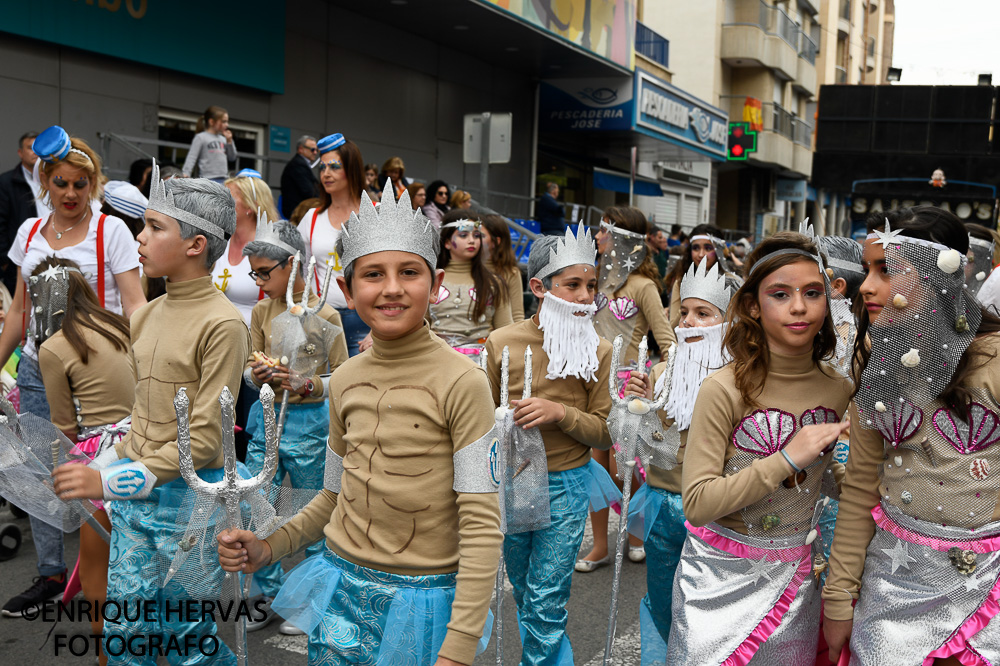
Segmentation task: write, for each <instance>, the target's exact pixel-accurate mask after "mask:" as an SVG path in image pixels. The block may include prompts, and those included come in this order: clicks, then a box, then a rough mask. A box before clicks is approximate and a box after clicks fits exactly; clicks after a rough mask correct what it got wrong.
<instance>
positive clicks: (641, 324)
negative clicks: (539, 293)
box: [576, 206, 676, 573]
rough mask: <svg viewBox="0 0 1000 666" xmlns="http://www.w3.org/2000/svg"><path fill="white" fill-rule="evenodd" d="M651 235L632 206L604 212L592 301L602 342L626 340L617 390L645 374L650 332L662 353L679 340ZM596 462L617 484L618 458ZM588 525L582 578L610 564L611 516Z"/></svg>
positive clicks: (633, 542) (636, 558) (639, 557)
mask: <svg viewBox="0 0 1000 666" xmlns="http://www.w3.org/2000/svg"><path fill="white" fill-rule="evenodd" d="M648 234H649V222H648V221H647V220H646V216H645V215H643V213H642V211H640V210H639V209H638V208H634V207H631V206H629V207H626V206H612V207H611V208H608V209H607V210H605V211H604V219H602V220H601V230H600V231H599V232H597V250H598V252H600V257H599V258H598V266H599V273H600V280H599V282H598V284H597V289H598V294H597V298H596V299H595V301H594V303H595V304H596V305H597V315H595V317H594V327H595V328H596V329H597V332H598V333H599V334H600V336H601V337H602V338H604V339H606V340H608V341H610V342H614V339H615V337H617V336H618V335H623V336H625V343H626V347H625V350H624V352H623V353H622V359H623V362H624V364H625V365H624V366H623V367H621V368H612V372H616V373H618V382H619V386H622V387H623V386H624V385H625V382H626V381H628V378H629V372H630V371H631V370H633V369H638V370H639V371H641V372H646V371H647V368H635V362H636V358H637V357H638V355H639V341H640V340H642V339H643V338H645V337H646V334H647V333H649V331H650V330H652V331H653V338H655V340H656V343H657V344H658V345H659V346H660V349H668V348H669V347H670V343H672V342H674V341H675V339H676V336H675V335H674V329H673V327H672V326H671V325H670V322H669V321H668V320H667V315H666V314H665V313H664V311H663V305H662V304H661V303H660V292H661V291H662V284H661V282H660V272H659V270H658V269H657V268H656V263H655V262H654V261H653V256H652V253H651V252H650V248H649V246H648V245H647V241H646V238H647V236H648ZM594 460H596V461H597V462H598V463H600V464H601V465H604V467H605V468H607V469H608V471H609V472H610V473H611V478H613V479H617V478H618V477H617V476H616V474H617V470H616V468H615V463H614V457H613V456H610V455H609V454H608V452H607V451H594ZM632 486H633V490H638V486H639V481H638V480H635V479H633V484H632ZM590 520H591V523H592V525H593V528H594V547H593V549H592V550H591V551H590V553H588V554H587V555H585V556H584V557H583V559H581V560H579V561H578V562H577V565H576V570H577V571H580V572H583V573H586V572H588V571H593V570H594V569H596V568H598V567H599V566H601V565H604V564H607V563H608V562H609V559H608V510H607V509H604V510H602V511H598V512H595V513H592V514H590ZM629 545H630V548H631V550H630V551H629V559H631V560H632V561H633V562H641V561H643V560H644V559H645V557H646V554H645V551H644V549H643V546H642V542H641V541H640V540H639V539H638V538H636V537H635V536H630V537H629Z"/></svg>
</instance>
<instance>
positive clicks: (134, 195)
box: [104, 180, 149, 219]
mask: <svg viewBox="0 0 1000 666" xmlns="http://www.w3.org/2000/svg"><path fill="white" fill-rule="evenodd" d="M104 201H105V202H107V204H108V205H109V206H111V207H112V208H114V209H115V210H116V211H118V212H119V213H124V214H125V215H130V216H132V217H136V218H139V219H142V217H143V215H145V213H146V206H147V205H148V204H149V201H148V200H147V199H146V197H145V196H143V194H142V192H140V191H139V188H137V187H136V186H135V185H132V184H131V183H126V182H125V181H122V180H112V181H109V182H108V183H107V184H106V185H105V186H104Z"/></svg>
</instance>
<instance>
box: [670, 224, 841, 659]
mask: <svg viewBox="0 0 1000 666" xmlns="http://www.w3.org/2000/svg"><path fill="white" fill-rule="evenodd" d="M746 269H747V272H746V281H745V282H744V283H743V285H742V286H741V287H740V288H739V290H738V291H737V292H736V294H735V295H734V296H733V299H732V303H731V304H730V306H729V311H728V313H727V316H726V322H727V326H726V332H725V337H724V344H725V346H726V350H727V352H728V353H729V354H730V355H731V356H732V359H733V360H732V362H731V363H729V364H728V365H727V366H725V367H724V368H723V369H722V370H719V371H717V372H715V373H714V374H712V375H710V376H709V377H707V378H706V379H705V380H704V381H703V382H702V384H701V389H700V391H699V392H698V397H697V399H696V401H695V407H694V412H693V415H692V417H691V426H690V428H689V430H688V437H687V448H686V450H685V454H684V469H683V473H682V498H683V509H684V516H685V517H686V518H687V521H688V523H687V527H688V534H687V538H686V541H685V543H684V547H683V550H682V551H681V557H680V563H679V565H678V567H677V573H676V575H675V577H674V584H673V606H672V619H671V628H670V637H669V641H668V648H667V659H666V661H667V663H669V664H690V665H692V666H694V665H696V664H697V665H699V666H700V665H702V664H720V663H723V662H725V663H727V664H736V665H745V664H751V663H752V664H762V665H763V664H783V665H786V664H787V665H790V666H805V665H807V664H808V665H809V666H811V665H812V664H813V663H814V662H815V660H816V644H817V641H818V638H819V611H820V601H819V594H818V591H817V589H816V587H815V586H814V585H813V584H812V580H811V578H810V573H811V572H812V569H813V550H814V549H819V544H818V543H816V540H817V536H818V535H817V532H816V530H815V529H814V528H815V526H816V520H817V515H818V509H819V508H821V506H822V502H821V501H818V500H819V499H820V498H819V494H820V491H821V490H824V491H825V492H827V493H833V492H834V490H833V488H834V486H835V483H834V473H833V472H834V471H835V468H836V466H835V465H832V458H831V456H829V455H827V454H828V453H829V451H830V450H831V449H832V446H833V444H834V443H836V441H837V436H838V434H839V433H840V432H841V431H842V430H843V429H844V428H845V424H844V423H842V422H841V416H842V414H843V413H844V410H845V409H846V408H847V404H848V400H849V398H850V393H851V384H850V382H849V380H848V379H846V378H845V377H843V376H841V375H840V374H838V373H837V372H836V371H835V370H833V369H832V368H831V367H830V366H828V365H827V364H826V363H825V362H824V360H823V359H825V358H828V357H829V356H830V355H831V354H832V353H833V351H834V348H835V346H836V342H835V340H836V333H835V331H834V328H833V320H832V319H831V317H830V311H829V301H828V295H827V294H828V289H829V284H828V282H827V280H826V274H825V273H824V272H823V265H822V260H821V258H820V254H819V250H818V248H817V247H816V244H815V243H814V242H813V241H812V240H811V239H809V238H808V237H806V236H803V235H801V234H797V233H792V232H780V233H777V234H774V235H773V236H771V237H769V238H767V239H765V240H764V241H762V242H761V243H760V244H759V245H758V246H757V247H756V248H755V249H754V250H753V252H751V253H750V255H749V256H748V257H747V261H746ZM817 505H819V506H817Z"/></svg>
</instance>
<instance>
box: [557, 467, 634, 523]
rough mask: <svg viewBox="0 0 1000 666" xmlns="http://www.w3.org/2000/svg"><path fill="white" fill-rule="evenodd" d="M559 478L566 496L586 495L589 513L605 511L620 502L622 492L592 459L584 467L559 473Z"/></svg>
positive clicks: (604, 470)
mask: <svg viewBox="0 0 1000 666" xmlns="http://www.w3.org/2000/svg"><path fill="white" fill-rule="evenodd" d="M559 476H560V480H561V482H562V484H563V488H565V490H566V493H567V494H569V495H576V494H578V493H584V494H586V495H587V497H588V499H589V501H590V510H591V511H600V510H601V509H607V508H608V507H609V506H611V504H612V503H614V502H621V501H622V491H620V490H619V489H618V486H616V485H615V482H614V481H612V480H611V475H610V474H608V470H606V469H604V468H603V467H602V466H601V465H600V464H598V463H597V462H596V461H595V460H594V459H593V458H591V459H590V461H588V462H587V464H586V465H581V466H580V467H577V468H575V469H568V470H566V471H565V472H560V473H559Z"/></svg>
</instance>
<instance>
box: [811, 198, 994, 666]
mask: <svg viewBox="0 0 1000 666" xmlns="http://www.w3.org/2000/svg"><path fill="white" fill-rule="evenodd" d="M868 229H869V231H870V232H871V233H870V234H869V235H868V238H867V239H866V240H865V244H864V260H865V266H866V268H867V271H868V272H867V277H866V278H865V281H864V283H863V284H862V285H861V298H863V299H864V303H865V311H864V312H863V313H862V315H861V320H860V323H859V327H858V343H857V345H856V351H855V354H856V358H857V359H858V364H857V366H856V369H857V372H858V375H859V376H858V381H857V385H858V389H857V392H856V394H855V397H854V400H855V408H854V409H852V412H853V413H854V415H853V425H852V427H851V455H850V458H849V459H848V462H847V477H846V479H845V481H844V486H843V493H842V495H841V498H840V515H839V516H838V518H837V535H836V538H835V539H834V542H833V554H832V556H831V560H830V572H829V575H828V577H827V582H826V586H825V588H824V590H823V598H824V601H825V605H824V615H825V622H824V634H825V636H826V640H827V643H828V644H829V646H830V659H831V660H836V659H837V658H838V657H839V656H840V653H841V649H842V648H843V649H846V648H847V646H848V645H847V643H848V638H850V650H851V652H852V653H853V657H852V658H851V662H850V663H851V664H879V663H881V664H888V663H893V664H904V663H905V664H911V663H912V664H928V665H930V664H953V663H962V664H995V663H998V662H1000V620H998V619H997V617H996V616H997V610H998V604H997V601H998V598H1000V522H998V519H1000V516H998V511H997V495H998V492H997V483H996V479H995V477H994V476H993V474H995V472H993V473H992V474H991V472H990V470H991V468H992V469H994V470H995V469H997V468H998V465H1000V458H998V454H1000V447H998V446H997V445H996V442H997V440H998V430H997V426H996V423H997V411H998V409H1000V407H998V405H997V403H996V399H995V398H994V396H996V395H1000V375H998V372H997V369H998V365H997V361H996V358H997V353H998V350H1000V335H998V333H1000V319H998V318H997V317H996V316H995V315H993V314H991V313H989V312H987V311H985V310H983V309H982V307H981V306H979V304H978V303H977V302H976V300H975V299H974V298H972V297H971V296H970V294H969V292H968V291H967V290H966V289H964V288H963V285H964V284H965V281H966V277H965V273H964V268H965V264H966V262H967V258H966V253H967V252H968V249H969V245H968V242H969V241H968V234H967V233H966V230H965V229H964V228H963V227H962V224H961V222H960V221H959V220H958V218H957V217H955V215H953V214H952V213H950V212H948V211H945V210H942V209H940V208H935V207H932V206H917V207H914V208H903V209H899V210H895V211H890V212H889V213H888V214H883V213H879V214H878V216H877V218H876V217H874V216H873V217H872V218H869V222H868ZM866 337H867V340H870V345H871V346H870V349H869V347H868V345H866V344H864V342H863V341H865V340H866ZM855 599H857V605H856V607H854V608H852V603H853V601H854V600H855Z"/></svg>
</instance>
